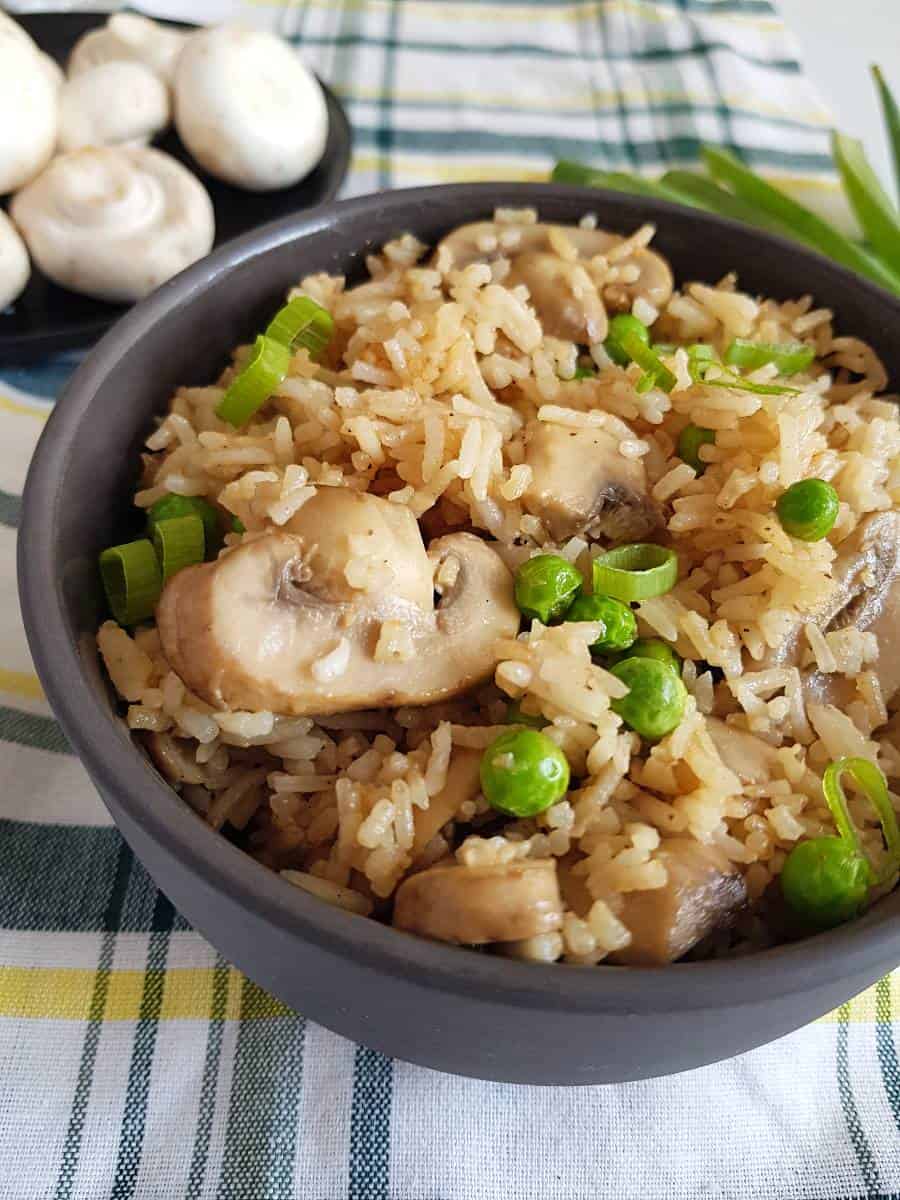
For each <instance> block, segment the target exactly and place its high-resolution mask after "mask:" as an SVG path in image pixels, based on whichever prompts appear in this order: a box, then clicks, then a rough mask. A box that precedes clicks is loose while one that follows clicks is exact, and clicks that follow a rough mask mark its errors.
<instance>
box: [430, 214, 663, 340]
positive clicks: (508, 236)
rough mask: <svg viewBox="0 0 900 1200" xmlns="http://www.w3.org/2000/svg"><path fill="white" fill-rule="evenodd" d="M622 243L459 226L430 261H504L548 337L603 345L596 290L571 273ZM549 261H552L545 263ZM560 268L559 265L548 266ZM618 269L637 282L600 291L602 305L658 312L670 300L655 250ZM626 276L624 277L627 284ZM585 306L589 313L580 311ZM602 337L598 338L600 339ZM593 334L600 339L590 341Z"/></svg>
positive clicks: (594, 235)
mask: <svg viewBox="0 0 900 1200" xmlns="http://www.w3.org/2000/svg"><path fill="white" fill-rule="evenodd" d="M558 237H564V238H565V239H566V240H567V241H568V242H569V243H570V244H571V245H572V246H573V247H574V249H575V252H576V255H577V257H576V259H575V260H574V262H569V260H568V259H566V258H564V257H562V256H561V255H559V254H558V253H556V252H555V249H554V245H553V243H554V241H556V240H557V238H558ZM623 241H625V239H624V238H623V237H620V236H619V235H618V234H615V233H607V232H605V231H604V230H602V229H581V228H579V227H578V226H570V225H547V224H541V223H538V224H535V225H504V224H497V223H495V222H493V221H478V222H475V223H474V224H471V225H460V226H459V228H458V229H454V230H453V232H452V233H449V234H448V235H447V237H445V238H444V239H443V241H441V242H440V243H439V244H438V247H437V250H436V251H435V255H434V261H438V259H439V258H441V259H446V258H447V255H448V253H449V260H450V262H451V263H452V265H453V267H455V268H456V269H462V268H463V267H467V266H469V264H470V263H475V262H493V261H494V260H495V259H498V258H508V259H510V260H511V262H512V269H511V271H510V275H509V280H510V281H511V282H513V283H515V282H519V283H524V284H526V286H527V287H528V288H529V291H531V298H532V303H533V304H534V308H535V311H536V312H537V314H538V316H539V317H540V319H541V322H542V324H543V325H544V329H545V331H546V332H548V333H552V332H553V331H554V330H555V331H556V332H555V334H554V336H558V337H566V338H569V339H570V340H572V341H577V342H582V343H584V342H587V343H588V344H590V343H591V342H592V341H595V340H596V341H602V340H603V337H605V336H606V334H605V312H604V315H603V317H602V318H601V317H600V314H599V311H598V310H597V309H596V308H595V300H594V297H595V296H596V290H594V291H593V295H591V291H592V288H585V287H584V281H583V280H582V279H580V277H579V276H578V275H576V274H575V273H574V270H573V268H574V267H577V266H580V267H581V268H582V269H583V268H585V266H586V264H588V263H589V262H590V260H591V259H592V258H595V257H596V256H597V255H606V254H608V253H609V252H610V251H611V250H614V249H615V247H616V246H619V245H621V244H622V242H623ZM548 260H551V261H548ZM552 264H559V265H556V266H554V265H552ZM615 265H616V267H617V268H618V269H619V270H620V271H621V270H622V269H623V268H628V269H630V268H634V267H637V270H638V275H637V278H636V279H634V280H631V281H629V282H626V281H622V280H615V281H612V282H609V283H607V284H605V285H604V286H603V287H602V290H601V297H602V302H603V305H604V306H605V307H606V308H611V309H614V310H621V309H629V308H630V307H631V305H632V304H633V303H634V301H635V300H636V299H638V298H641V299H643V300H646V301H648V302H649V303H650V304H652V305H654V306H655V307H656V308H660V307H661V306H662V305H663V304H665V303H666V301H667V300H668V299H669V297H670V296H671V295H672V287H673V280H672V272H671V269H670V268H669V264H668V263H667V262H666V261H665V259H664V258H662V257H661V256H660V255H658V254H656V253H655V252H654V251H653V250H647V249H644V248H642V249H639V250H635V251H633V252H632V253H630V254H628V255H626V256H625V257H624V258H623V259H622V261H621V262H617V263H616V264H615ZM628 275H630V270H627V271H626V278H627V276H628ZM585 301H586V302H587V309H584V308H583V307H582V308H581V311H580V312H579V306H580V305H582V304H583V302H585ZM601 331H602V333H601ZM592 332H594V333H596V334H597V335H598V336H596V337H592Z"/></svg>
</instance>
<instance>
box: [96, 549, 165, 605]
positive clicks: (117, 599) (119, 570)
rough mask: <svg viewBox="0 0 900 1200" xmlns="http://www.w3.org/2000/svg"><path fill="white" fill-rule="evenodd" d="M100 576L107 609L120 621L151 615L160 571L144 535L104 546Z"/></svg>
mask: <svg viewBox="0 0 900 1200" xmlns="http://www.w3.org/2000/svg"><path fill="white" fill-rule="evenodd" d="M100 578H101V580H102V581H103V590H104V592H105V593H106V599H107V601H108V603H109V607H110V611H111V612H112V615H113V616H114V617H115V619H116V620H117V621H118V623H119V624H120V625H137V624H138V623H139V622H140V621H146V620H148V619H149V618H150V617H152V616H153V610H154V608H155V607H156V602H157V600H158V599H159V593H160V592H161V591H162V574H161V572H160V569H159V560H158V559H157V557H156V552H155V551H154V549H153V546H152V544H151V543H150V541H149V539H148V538H141V539H140V540H139V541H137V542H125V543H124V544H123V545H121V546H110V548H109V549H108V550H104V551H103V553H102V554H101V555H100Z"/></svg>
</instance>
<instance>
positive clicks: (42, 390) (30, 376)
mask: <svg viewBox="0 0 900 1200" xmlns="http://www.w3.org/2000/svg"><path fill="white" fill-rule="evenodd" d="M83 357H84V355H83V354H82V353H81V352H77V353H66V354H58V355H55V356H54V357H53V358H49V359H47V361H46V362H43V363H40V364H38V363H32V364H29V365H28V366H24V367H10V366H3V367H0V384H2V383H8V384H10V385H11V386H12V387H14V388H17V389H18V390H19V391H20V392H28V394H29V395H31V396H40V397H41V399H43V400H55V399H56V397H57V396H58V395H59V393H60V392H61V391H62V389H63V388H64V387H65V385H66V384H67V383H68V382H69V379H70V378H71V376H72V372H73V371H74V370H75V368H76V367H77V366H78V364H79V362H80V361H81V359H82V358H83Z"/></svg>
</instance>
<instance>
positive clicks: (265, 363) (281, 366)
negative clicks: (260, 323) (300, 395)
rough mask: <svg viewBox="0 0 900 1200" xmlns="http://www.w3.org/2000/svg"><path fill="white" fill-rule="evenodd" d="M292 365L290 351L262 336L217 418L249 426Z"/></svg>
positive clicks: (234, 380)
mask: <svg viewBox="0 0 900 1200" xmlns="http://www.w3.org/2000/svg"><path fill="white" fill-rule="evenodd" d="M290 364H291V352H290V350H289V349H288V347H287V346H285V345H283V344H282V343H281V342H276V341H273V340H272V338H268V337H264V336H263V335H262V334H260V336H259V337H258V338H257V339H256V341H255V342H254V343H253V352H252V353H251V355H250V358H249V359H248V360H247V363H246V365H245V366H244V368H243V370H242V371H241V372H240V373H239V374H238V375H236V376H235V377H234V379H233V380H232V381H231V385H230V386H229V388H228V391H227V392H226V393H225V395H224V396H223V397H222V400H221V402H220V404H219V407H218V408H217V409H216V416H218V417H221V419H222V420H223V421H227V422H228V423H229V425H234V426H236V427H240V426H241V425H246V423H247V422H248V421H249V420H250V418H251V417H252V416H253V414H254V413H255V412H256V411H257V409H260V408H262V406H263V405H264V404H265V402H266V401H267V400H268V399H269V397H270V396H271V395H272V393H273V392H274V391H275V389H276V388H277V387H278V385H279V384H280V383H281V381H282V380H283V379H284V377H285V375H287V373H288V367H289V366H290Z"/></svg>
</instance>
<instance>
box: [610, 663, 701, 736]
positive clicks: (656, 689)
mask: <svg viewBox="0 0 900 1200" xmlns="http://www.w3.org/2000/svg"><path fill="white" fill-rule="evenodd" d="M610 670H611V672H612V674H613V675H615V677H616V678H617V679H621V681H622V682H623V683H624V684H625V685H626V686H627V687H628V695H627V696H623V697H622V699H621V700H612V701H610V705H609V707H610V708H611V709H612V710H613V712H614V713H617V714H618V715H619V716H620V717H621V718H622V720H623V721H624V722H625V724H626V725H628V726H629V728H631V729H633V730H634V731H635V733H639V734H640V735H641V737H643V738H648V739H650V740H652V741H655V740H657V739H658V738H661V737H665V735H666V734H667V733H671V732H672V730H673V729H674V728H675V727H676V726H677V725H678V723H679V722H680V721H681V718H682V717H683V716H684V706H685V703H686V701H687V688H686V687H685V686H684V684H683V683H682V682H681V679H680V677H679V676H678V675H677V674H676V673H675V671H673V670H672V668H671V667H670V666H667V665H666V664H665V663H661V662H659V660H658V659H655V658H626V659H623V660H622V662H619V663H616V664H615V666H613V667H611V668H610Z"/></svg>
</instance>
